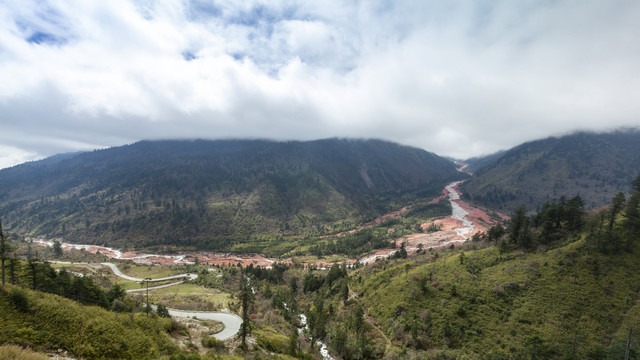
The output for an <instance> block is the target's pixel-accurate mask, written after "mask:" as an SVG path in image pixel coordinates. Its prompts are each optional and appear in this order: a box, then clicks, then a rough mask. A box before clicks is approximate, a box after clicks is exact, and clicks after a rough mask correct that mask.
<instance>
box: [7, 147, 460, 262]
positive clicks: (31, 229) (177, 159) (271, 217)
mask: <svg viewBox="0 0 640 360" xmlns="http://www.w3.org/2000/svg"><path fill="white" fill-rule="evenodd" d="M460 176H461V175H460V174H459V173H458V172H457V171H456V169H455V165H454V164H453V163H451V162H450V161H448V160H446V159H443V158H441V157H439V156H437V155H435V154H432V153H429V152H427V151H425V150H421V149H416V148H411V147H407V146H402V145H398V144H394V143H390V142H386V141H381V140H352V139H349V140H345V139H325V140H316V141H309V142H275V141H267V140H217V141H211V140H186V141H185V140H162V141H140V142H137V143H134V144H131V145H125V146H121V147H116V148H111V149H104V150H96V151H93V152H87V153H83V154H79V155H76V156H73V157H71V158H67V159H62V160H60V161H59V162H57V163H54V164H49V163H47V162H45V163H44V164H40V165H37V166H33V165H21V166H16V167H13V168H10V169H5V170H1V171H0V182H2V183H3V184H4V186H3V189H1V190H0V211H1V212H2V213H3V214H6V215H4V216H3V217H4V218H5V219H6V224H7V225H8V226H9V227H10V229H11V231H14V232H16V233H18V234H22V235H47V236H50V237H54V236H62V237H65V238H67V239H68V240H71V241H74V240H75V241H83V242H86V241H88V242H93V243H100V242H109V243H110V244H113V243H114V242H115V243H119V244H120V243H124V244H126V245H128V246H150V245H160V244H180V245H183V246H194V247H205V248H213V249H220V250H223V249H227V250H228V249H229V247H230V246H231V244H234V243H238V242H242V241H245V240H246V239H247V238H249V237H256V236H258V237H259V236H263V235H268V236H278V235H283V234H285V235H286V234H289V235H296V234H300V233H301V232H302V231H303V230H304V231H305V232H309V231H311V232H314V231H317V230H318V229H319V228H320V227H322V226H324V225H325V224H330V223H334V222H340V221H343V220H344V219H356V220H358V219H359V220H365V219H368V218H371V217H373V216H376V215H379V214H381V213H383V212H385V211H387V210H389V209H393V208H394V207H397V206H398V204H399V203H401V202H402V203H404V202H406V201H411V200H412V199H418V198H424V197H431V196H435V195H437V193H438V192H439V191H440V190H441V189H442V187H443V186H444V184H445V183H446V182H448V181H450V180H454V179H459V178H460ZM3 220H4V219H3Z"/></svg>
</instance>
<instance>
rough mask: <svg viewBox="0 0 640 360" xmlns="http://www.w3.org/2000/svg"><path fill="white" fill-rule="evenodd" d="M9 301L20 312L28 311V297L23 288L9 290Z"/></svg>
mask: <svg viewBox="0 0 640 360" xmlns="http://www.w3.org/2000/svg"><path fill="white" fill-rule="evenodd" d="M8 298H9V302H10V303H11V305H13V307H15V308H16V309H17V310H18V311H20V312H23V313H24V312H28V311H29V298H28V297H27V294H26V293H25V292H24V290H22V289H20V288H12V289H11V291H9V296H8Z"/></svg>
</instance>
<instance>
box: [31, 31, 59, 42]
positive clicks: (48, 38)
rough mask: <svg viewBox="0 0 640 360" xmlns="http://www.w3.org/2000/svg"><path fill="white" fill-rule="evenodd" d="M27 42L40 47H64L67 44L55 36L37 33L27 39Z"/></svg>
mask: <svg viewBox="0 0 640 360" xmlns="http://www.w3.org/2000/svg"><path fill="white" fill-rule="evenodd" d="M25 40H27V42H30V43H32V44H38V45H63V44H64V43H66V42H67V41H66V39H64V38H60V37H57V36H55V35H53V34H49V33H45V32H41V31H36V32H34V33H33V34H31V36H29V37H28V38H26V39H25Z"/></svg>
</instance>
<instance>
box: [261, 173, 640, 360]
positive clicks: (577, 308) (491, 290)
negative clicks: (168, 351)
mask: <svg viewBox="0 0 640 360" xmlns="http://www.w3.org/2000/svg"><path fill="white" fill-rule="evenodd" d="M633 189H634V194H633V195H632V196H630V197H629V198H625V196H624V195H623V194H622V193H620V194H617V195H616V196H614V198H613V199H612V201H611V204H610V205H609V206H608V207H606V208H604V209H602V210H600V211H597V212H591V213H585V212H584V209H583V208H582V207H581V206H580V204H581V202H580V199H579V198H574V199H571V200H570V201H566V202H563V201H550V202H549V203H547V205H546V206H545V208H544V210H543V211H541V212H540V213H538V214H537V215H536V216H533V217H528V216H525V215H524V214H525V213H526V211H525V209H522V210H521V211H520V212H521V213H522V215H523V216H519V215H517V214H516V215H515V216H514V217H513V218H512V220H511V221H510V222H509V224H508V226H507V227H506V228H503V227H502V226H501V225H496V226H495V227H494V228H492V229H491V230H489V231H488V232H487V233H486V234H484V235H480V236H476V237H474V241H472V242H469V243H467V244H465V245H464V246H463V247H462V248H460V249H458V248H453V247H452V248H450V249H444V250H440V251H431V250H429V251H420V252H418V254H416V255H410V256H407V255H406V254H405V255H399V256H394V257H393V259H387V260H379V261H377V262H376V263H374V264H372V265H370V266H364V267H362V268H360V269H357V270H355V271H353V272H349V271H348V270H347V269H345V268H344V267H340V266H338V265H335V266H334V267H332V268H331V270H329V271H328V272H321V271H317V270H313V269H310V270H306V271H302V272H301V271H300V270H295V269H289V270H287V271H285V272H283V273H281V274H280V275H279V276H280V278H281V279H282V280H281V281H280V282H278V281H275V283H276V284H278V283H280V284H282V285H268V286H263V287H262V289H263V291H262V292H261V293H259V294H258V296H259V297H262V298H267V299H268V298H271V299H272V301H271V305H272V306H273V307H274V308H276V309H278V310H279V311H280V312H282V313H283V315H284V317H285V319H289V321H290V322H291V323H292V324H296V323H297V322H298V319H297V318H296V317H295V316H293V314H295V313H296V312H297V311H304V313H305V315H306V319H307V322H308V325H309V331H308V333H307V336H311V337H313V338H315V339H322V340H323V341H324V342H325V343H326V344H327V345H328V347H329V349H330V353H331V354H333V355H335V356H337V357H338V358H342V359H375V358H383V359H426V358H430V359H431V358H435V359H567V358H569V359H620V358H622V357H623V355H624V353H625V347H626V343H627V339H628V335H629V332H630V329H631V328H633V329H638V327H639V326H640V317H639V316H638V315H640V277H638V276H637V274H638V273H639V272H640V263H638V261H637V259H638V254H639V252H640V216H639V214H640V205H639V204H640V178H638V179H637V180H636V181H634V186H633ZM258 274H260V273H258ZM254 276H256V278H257V279H259V278H261V277H262V276H260V277H257V275H254ZM298 282H299V283H300V284H299V285H296V284H298ZM287 284H288V285H287ZM294 285H296V286H294ZM292 309H293V310H292ZM296 309H297V310H296ZM630 340H631V345H632V346H631V348H630V357H629V358H630V359H638V358H640V336H639V335H638V333H637V332H633V333H632V336H631V338H630ZM283 349H284V344H283ZM283 351H285V350H283ZM289 353H292V354H295V353H296V352H295V351H290V352H289Z"/></svg>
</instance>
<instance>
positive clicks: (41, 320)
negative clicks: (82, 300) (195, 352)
mask: <svg viewBox="0 0 640 360" xmlns="http://www.w3.org/2000/svg"><path fill="white" fill-rule="evenodd" d="M12 289H16V288H14V287H12V286H9V285H8V286H7V288H6V289H3V290H0V320H1V321H0V322H1V323H2V328H1V329H0V343H11V344H20V345H23V346H30V347H35V348H40V349H45V350H46V349H58V348H62V349H65V350H68V351H69V352H71V353H73V354H76V356H78V357H86V358H91V359H100V358H117V359H140V358H144V357H147V356H149V357H152V358H157V357H159V356H160V355H161V354H163V353H170V352H173V351H174V350H175V345H174V344H173V343H172V341H171V340H170V338H169V336H168V335H167V333H166V331H167V330H170V329H171V320H170V319H160V318H153V317H151V318H149V317H147V316H144V315H142V314H136V315H135V316H133V317H130V316H129V315H128V314H115V313H113V312H110V311H107V310H104V309H102V308H98V307H95V306H84V305H79V304H78V303H76V302H74V301H71V300H68V299H64V298H61V297H59V296H55V295H50V294H45V293H41V292H33V291H30V290H24V291H25V293H26V295H27V299H28V300H27V302H28V304H29V307H28V310H27V311H26V312H22V311H19V310H18V309H16V307H15V306H14V305H12V303H11V302H10V301H9V298H8V294H10V293H11V291H12Z"/></svg>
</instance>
